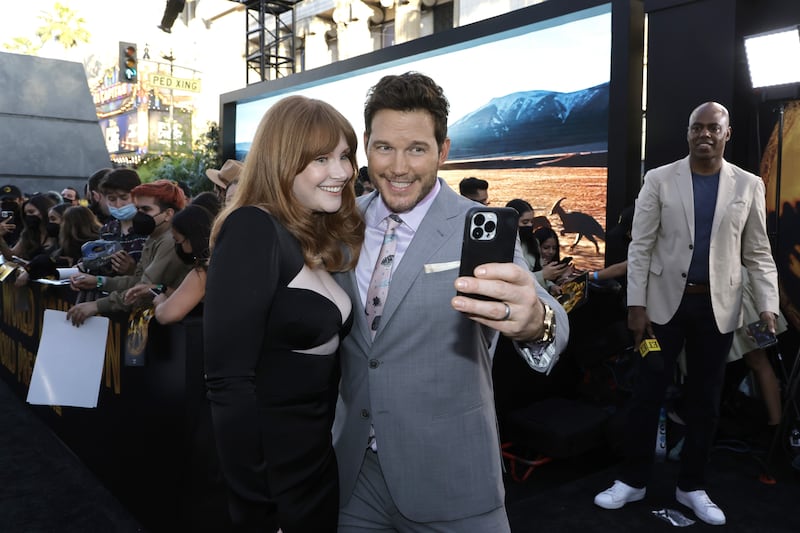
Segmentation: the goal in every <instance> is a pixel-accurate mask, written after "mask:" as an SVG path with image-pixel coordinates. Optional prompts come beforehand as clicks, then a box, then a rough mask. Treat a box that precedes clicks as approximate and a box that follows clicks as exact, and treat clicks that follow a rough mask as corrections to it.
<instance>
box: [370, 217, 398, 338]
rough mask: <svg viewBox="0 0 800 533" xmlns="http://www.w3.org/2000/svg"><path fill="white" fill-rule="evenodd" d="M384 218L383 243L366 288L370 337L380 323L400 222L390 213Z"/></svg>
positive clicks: (387, 291) (373, 336)
mask: <svg viewBox="0 0 800 533" xmlns="http://www.w3.org/2000/svg"><path fill="white" fill-rule="evenodd" d="M384 220H386V222H387V227H386V233H384V235H383V244H382V245H381V251H380V252H379V253H378V260H377V261H376V262H375V270H373V271H372V278H371V279H370V280H369V289H368V290H367V305H366V308H365V311H366V313H367V324H368V325H369V329H370V332H371V333H372V338H373V339H374V338H375V332H376V331H378V326H380V323H381V314H383V304H384V303H385V302H386V295H387V294H389V282H390V281H391V279H392V266H394V254H395V251H396V250H397V234H396V232H397V226H399V225H400V224H402V222H403V221H402V220H401V219H400V217H399V216H397V215H395V214H391V215H389V216H388V217H386V218H385V219H384Z"/></svg>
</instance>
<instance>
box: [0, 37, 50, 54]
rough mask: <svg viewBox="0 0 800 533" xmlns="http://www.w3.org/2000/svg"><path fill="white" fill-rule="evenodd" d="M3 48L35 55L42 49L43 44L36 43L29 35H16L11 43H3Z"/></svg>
mask: <svg viewBox="0 0 800 533" xmlns="http://www.w3.org/2000/svg"><path fill="white" fill-rule="evenodd" d="M3 48H5V49H6V50H8V51H9V52H14V53H17V54H25V55H31V56H35V55H37V54H38V53H39V50H41V49H42V45H41V43H34V42H33V41H31V40H30V39H28V38H27V37H14V38H13V39H12V40H11V42H10V43H3Z"/></svg>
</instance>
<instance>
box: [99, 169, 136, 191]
mask: <svg viewBox="0 0 800 533" xmlns="http://www.w3.org/2000/svg"><path fill="white" fill-rule="evenodd" d="M141 184H142V180H141V179H140V178H139V174H137V172H136V171H135V170H131V169H129V168H117V169H114V170H112V171H111V172H109V173H108V174H106V175H105V177H104V178H103V179H102V180H101V181H100V187H99V189H100V192H101V193H103V194H108V193H109V192H110V191H125V192H131V191H132V190H133V189H134V187H138V186H139V185H141Z"/></svg>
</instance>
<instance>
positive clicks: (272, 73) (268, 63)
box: [238, 0, 299, 85]
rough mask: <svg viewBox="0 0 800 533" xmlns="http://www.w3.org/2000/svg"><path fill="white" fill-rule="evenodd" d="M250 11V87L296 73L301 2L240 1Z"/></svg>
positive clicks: (247, 67) (248, 72) (247, 34)
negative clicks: (297, 24) (298, 4)
mask: <svg viewBox="0 0 800 533" xmlns="http://www.w3.org/2000/svg"><path fill="white" fill-rule="evenodd" d="M238 1H239V3H240V4H244V5H245V7H246V8H247V9H246V11H247V16H246V22H245V25H246V36H247V43H246V48H245V49H246V50H247V57H246V67H245V68H246V69H247V73H246V78H247V84H248V85H250V84H253V83H259V82H262V81H266V80H275V79H278V78H282V77H286V76H289V75H290V74H293V73H294V71H295V39H294V32H295V22H296V19H295V11H294V6H295V5H296V4H297V3H299V0H238Z"/></svg>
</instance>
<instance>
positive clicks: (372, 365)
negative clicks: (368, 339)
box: [369, 359, 381, 368]
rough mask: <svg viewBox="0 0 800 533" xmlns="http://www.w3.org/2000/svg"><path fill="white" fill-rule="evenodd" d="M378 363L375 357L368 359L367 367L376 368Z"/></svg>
mask: <svg viewBox="0 0 800 533" xmlns="http://www.w3.org/2000/svg"><path fill="white" fill-rule="evenodd" d="M380 364H381V363H380V361H378V360H377V359H370V360H369V367H370V368H378V365H380Z"/></svg>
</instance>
